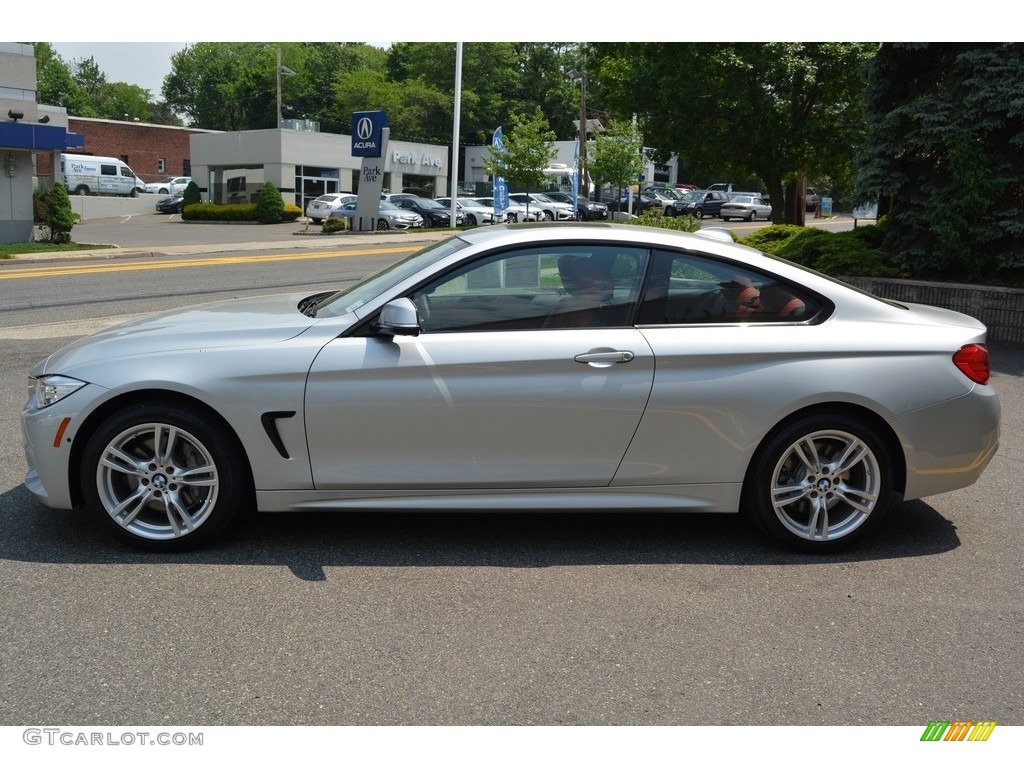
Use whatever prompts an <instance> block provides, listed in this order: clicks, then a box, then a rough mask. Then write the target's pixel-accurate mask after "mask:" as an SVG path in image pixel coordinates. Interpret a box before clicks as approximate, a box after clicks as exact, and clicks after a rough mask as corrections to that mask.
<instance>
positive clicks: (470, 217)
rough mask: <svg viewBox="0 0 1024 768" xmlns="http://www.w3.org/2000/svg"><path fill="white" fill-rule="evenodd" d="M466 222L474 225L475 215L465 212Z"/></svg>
mask: <svg viewBox="0 0 1024 768" xmlns="http://www.w3.org/2000/svg"><path fill="white" fill-rule="evenodd" d="M466 224H468V225H469V226H471V227H475V226H476V216H474V215H473V214H472V213H467V214H466Z"/></svg>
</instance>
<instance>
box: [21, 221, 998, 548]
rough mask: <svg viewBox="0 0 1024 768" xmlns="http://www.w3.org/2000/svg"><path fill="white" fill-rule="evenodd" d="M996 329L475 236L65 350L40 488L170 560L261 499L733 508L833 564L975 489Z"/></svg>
mask: <svg viewBox="0 0 1024 768" xmlns="http://www.w3.org/2000/svg"><path fill="white" fill-rule="evenodd" d="M880 329H881V330H880ZM985 336H986V330H985V327H984V326H983V325H982V324H981V323H980V322H978V321H977V320H975V319H973V318H971V317H968V316H966V315H963V314H959V313H956V312H952V311H949V310H943V309H937V308H934V307H928V306H921V305H913V304H897V303H894V302H889V301H882V300H880V299H878V298H875V297H874V296H871V295H869V294H866V293H862V292H860V291H857V290H855V289H853V288H851V287H850V286H848V285H846V284H844V283H841V282H838V281H833V280H831V279H829V278H827V277H825V276H823V275H820V274H818V273H815V272H811V271H808V270H805V269H803V268H802V267H800V266H798V265H796V264H793V263H791V262H788V261H785V260H781V259H776V258H773V257H770V256H767V255H765V254H762V253H759V252H757V251H755V250H752V249H749V248H745V247H742V246H739V245H736V244H734V243H732V242H731V241H729V242H726V241H725V240H722V239H718V238H714V237H709V236H704V235H701V234H687V233H681V232H674V231H667V230H661V229H655V228H647V227H636V226H626V225H609V224H562V225H543V224H537V225H533V226H530V227H522V226H514V225H511V226H510V225H496V226H493V227H478V228H475V229H472V230H468V231H466V232H462V233H460V234H459V235H456V236H453V237H450V238H447V239H445V240H443V241H441V242H438V243H435V244H433V245H431V246H429V247H427V248H425V249H423V250H421V251H419V252H417V253H415V254H414V255H412V256H410V257H408V258H406V259H404V260H402V261H400V262H398V263H396V264H393V265H392V266H390V267H388V268H387V269H385V270H384V271H383V272H380V273H378V274H376V275H374V276H372V277H369V278H367V279H365V280H363V281H361V282H359V283H356V284H354V285H351V286H346V287H345V288H343V289H342V290H340V291H336V292H332V291H324V292H320V293H315V294H313V295H303V294H286V295H279V296H261V297H256V298H248V299H239V300H234V301H223V302H217V303H212V304H205V305H199V306H195V307H191V308H186V309H180V310H175V311H170V312H165V313H163V314H160V315H157V316H155V317H153V318H150V319H141V320H134V321H130V322H128V323H125V324H123V325H121V326H118V327H116V328H112V329H109V330H106V331H102V332H100V333H97V334H95V335H93V336H90V337H86V338H84V339H81V340H79V341H76V342H74V343H72V344H71V345H69V346H67V347H65V348H63V349H62V350H59V351H57V352H55V353H54V354H52V355H50V356H49V357H47V358H46V360H44V361H43V362H41V363H40V364H39V365H37V366H36V367H35V368H34V369H33V370H32V372H31V374H30V378H29V387H30V395H29V399H28V402H27V404H26V405H25V408H24V410H23V412H22V425H23V431H24V435H25V452H26V456H27V459H28V474H27V476H26V479H25V484H26V486H27V487H28V489H29V490H30V491H31V492H32V493H33V494H35V495H36V496H37V497H38V498H39V499H40V500H41V501H42V502H43V503H45V504H46V505H49V506H51V507H56V508H62V509H63V508H71V507H79V506H84V507H85V508H87V509H88V510H89V511H90V512H91V513H92V514H93V515H94V517H95V519H96V520H97V521H98V522H99V523H100V524H101V525H103V526H104V527H106V529H108V530H109V531H110V532H112V533H113V534H115V535H116V536H118V537H120V538H121V539H123V540H125V541H127V542H130V543H131V544H134V545H137V546H140V547H144V548H151V549H157V550H170V549H178V548H183V547H187V546H192V545H198V544H202V543H204V542H207V541H208V540H209V539H210V538H211V537H212V536H213V535H214V534H216V533H218V532H219V531H220V530H221V529H223V528H224V527H225V526H226V525H227V524H228V523H229V522H230V521H231V520H232V518H234V517H236V515H237V514H238V513H239V512H243V511H249V510H252V509H253V508H255V509H259V510H265V511H289V510H323V509H335V510H384V509H387V510H423V511H426V510H445V511H450V510H466V511H468V510H507V509H529V510H534V509H536V510H543V509H550V510H611V509H628V510H649V511H650V510H661V511H691V512H737V511H739V510H742V511H743V512H744V513H746V514H747V515H748V516H749V517H750V518H751V519H752V520H753V521H754V522H755V523H756V524H757V525H758V526H759V527H760V528H762V529H763V530H764V531H766V532H767V533H768V534H770V535H772V536H774V537H776V538H777V539H779V540H780V541H782V542H784V543H786V544H788V545H791V546H794V547H798V548H803V549H807V550H810V551H816V552H827V551H831V550H833V549H836V548H838V547H840V546H843V545H846V544H849V543H851V542H853V541H856V540H857V539H858V538H859V537H861V536H863V535H864V534H866V533H868V532H870V531H872V530H873V529H877V527H878V525H879V523H881V522H882V520H883V518H884V517H885V515H886V512H887V511H888V510H890V508H891V507H893V506H897V505H895V504H894V500H895V499H898V498H900V497H902V498H903V499H915V498H918V497H921V496H929V495H932V494H937V493H943V492H946V491H951V490H954V489H957V488H963V487H965V486H968V485H970V484H971V483H973V482H974V481H975V480H977V479H978V478H979V476H980V475H981V473H982V471H983V470H984V468H985V466H986V465H987V464H988V462H989V460H990V459H991V458H992V456H993V455H994V454H995V452H996V449H997V447H998V442H999V401H998V399H997V396H996V393H995V391H994V390H993V388H992V387H991V386H990V385H989V384H988V378H989V360H988V351H987V349H986V346H985ZM897 511H898V506H897Z"/></svg>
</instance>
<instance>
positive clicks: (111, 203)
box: [26, 192, 168, 239]
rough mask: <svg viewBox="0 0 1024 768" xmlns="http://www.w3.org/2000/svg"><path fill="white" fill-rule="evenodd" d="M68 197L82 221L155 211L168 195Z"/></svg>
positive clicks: (72, 208) (30, 197) (72, 207)
mask: <svg viewBox="0 0 1024 768" xmlns="http://www.w3.org/2000/svg"><path fill="white" fill-rule="evenodd" d="M70 197H71V210H72V211H74V212H75V213H77V214H78V215H79V217H80V218H81V220H82V221H88V220H89V219H110V218H119V217H121V216H129V215H134V214H139V213H156V204H157V201H159V200H163V199H164V198H165V197H168V195H139V196H138V197H101V196H99V195H70ZM31 199H32V195H31V192H30V193H29V200H30V201H31ZM73 236H74V235H73V234H72V237H73ZM26 239H28V238H26Z"/></svg>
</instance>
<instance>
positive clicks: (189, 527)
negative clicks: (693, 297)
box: [81, 403, 250, 551]
mask: <svg viewBox="0 0 1024 768" xmlns="http://www.w3.org/2000/svg"><path fill="white" fill-rule="evenodd" d="M234 446H235V442H234V440H233V439H232V437H231V436H230V435H228V434H226V433H225V430H223V429H221V428H219V427H218V426H217V425H216V424H215V423H214V422H213V421H212V420H211V419H209V418H208V417H205V416H203V415H201V414H200V413H198V412H197V411H194V410H192V409H190V408H188V407H185V406H181V405H174V404H168V405H157V404H145V403H143V404H136V405H131V406H127V407H125V408H123V409H121V410H120V411H118V412H117V414H116V415H114V416H113V417H111V418H110V419H108V420H107V421H106V422H104V423H103V424H102V425H101V426H100V428H99V429H97V430H96V432H95V433H94V434H93V435H92V436H91V437H90V438H89V441H88V443H87V444H86V447H85V450H84V452H83V462H82V472H81V478H82V492H83V495H84V497H85V502H86V506H87V507H88V509H89V511H90V512H91V513H92V514H93V515H94V516H95V517H96V518H97V519H98V520H99V521H100V523H101V524H102V525H103V526H104V527H105V528H106V529H107V530H108V531H110V532H111V533H112V534H113V535H114V536H116V537H117V538H119V539H121V540H122V541H124V542H127V543H128V544H131V545H132V546H135V547H138V548H140V549H149V550H158V551H172V550H181V549H186V548H190V547H194V546H198V545H201V544H204V543H206V542H208V541H209V540H210V539H211V538H212V537H213V536H215V535H216V534H217V533H219V532H220V531H221V530H222V529H223V528H224V527H225V526H226V525H227V524H228V523H229V522H230V521H231V519H232V518H233V517H234V516H235V515H236V513H237V512H238V510H239V508H240V507H241V505H242V503H243V501H245V500H246V499H248V498H249V497H250V495H249V493H248V492H247V491H248V480H247V478H248V473H247V471H246V467H245V464H244V462H243V460H242V459H241V457H240V452H239V450H238V449H237V448H235V447H234Z"/></svg>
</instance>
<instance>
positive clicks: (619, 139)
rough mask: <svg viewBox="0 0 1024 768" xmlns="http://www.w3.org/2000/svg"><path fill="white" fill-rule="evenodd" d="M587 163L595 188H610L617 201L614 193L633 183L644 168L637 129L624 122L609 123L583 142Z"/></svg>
mask: <svg viewBox="0 0 1024 768" xmlns="http://www.w3.org/2000/svg"><path fill="white" fill-rule="evenodd" d="M587 159H588V165H589V169H588V170H589V172H590V176H591V178H593V180H594V181H595V182H597V184H599V185H600V184H610V185H612V187H614V188H615V190H616V191H615V195H616V198H617V197H618V190H620V189H621V188H622V187H626V186H629V185H630V184H635V183H636V180H637V176H638V175H639V174H640V173H641V172H642V171H643V169H644V165H645V164H646V158H645V157H644V155H643V139H642V138H641V136H640V131H639V129H638V128H637V126H635V125H634V124H633V123H632V122H631V121H628V120H612V121H609V123H608V125H607V127H606V129H605V130H604V131H603V132H601V133H598V134H596V135H595V138H594V140H593V141H588V142H587Z"/></svg>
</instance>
